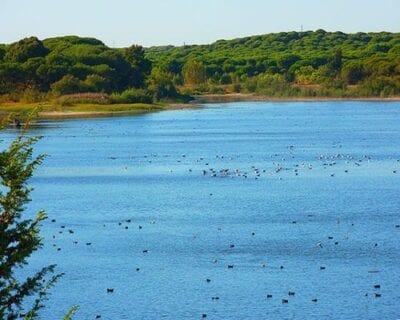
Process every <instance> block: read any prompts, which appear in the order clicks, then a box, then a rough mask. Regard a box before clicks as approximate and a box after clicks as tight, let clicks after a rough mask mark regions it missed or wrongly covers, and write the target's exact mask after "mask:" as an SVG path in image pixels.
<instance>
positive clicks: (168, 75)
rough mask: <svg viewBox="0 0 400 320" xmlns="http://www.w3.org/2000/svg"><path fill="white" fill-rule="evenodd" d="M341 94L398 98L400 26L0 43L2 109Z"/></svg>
mask: <svg viewBox="0 0 400 320" xmlns="http://www.w3.org/2000/svg"><path fill="white" fill-rule="evenodd" d="M342 100H362V101H399V100H400V33H389V32H379V33H362V32H358V33H353V34H345V33H342V32H326V31H324V30H316V31H305V32H281V33H273V34H266V35H257V36H252V37H245V38H239V39H233V40H219V41H216V42H214V43H212V44H210V45H184V46H180V47H174V46H160V47H151V48H143V47H141V46H140V45H132V46H130V47H128V48H110V47H108V46H106V45H105V44H104V43H103V42H102V41H100V40H98V39H95V38H83V37H78V36H63V37H55V38H48V39H44V40H40V39H38V38H36V37H29V38H24V39H22V40H20V41H18V42H15V43H11V44H0V117H1V116H2V115H3V116H4V115H7V114H10V113H13V117H23V116H24V114H26V113H27V112H30V111H31V110H33V109H35V108H37V109H38V115H39V117H41V118H63V117H87V116H89V117H90V116H113V115H121V114H141V113H146V112H154V111H161V110H170V109H176V108H180V109H182V108H193V107H196V106H198V104H201V103H213V102H217V103H218V102H233V101H342Z"/></svg>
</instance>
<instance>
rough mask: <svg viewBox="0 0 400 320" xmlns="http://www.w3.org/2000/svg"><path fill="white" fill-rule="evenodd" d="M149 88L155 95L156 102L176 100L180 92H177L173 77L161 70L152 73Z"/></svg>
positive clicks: (154, 70)
mask: <svg viewBox="0 0 400 320" xmlns="http://www.w3.org/2000/svg"><path fill="white" fill-rule="evenodd" d="M148 87H149V90H150V91H151V92H152V93H153V97H154V99H155V100H161V99H164V98H174V97H177V96H178V92H177V91H176V88H175V85H174V82H173V75H172V74H171V73H169V72H166V71H163V70H161V69H159V68H154V69H153V70H152V71H151V74H150V77H149V80H148Z"/></svg>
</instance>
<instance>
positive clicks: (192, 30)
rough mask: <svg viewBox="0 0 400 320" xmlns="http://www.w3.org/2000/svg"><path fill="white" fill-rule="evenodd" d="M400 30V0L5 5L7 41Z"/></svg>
mask: <svg viewBox="0 0 400 320" xmlns="http://www.w3.org/2000/svg"><path fill="white" fill-rule="evenodd" d="M302 25H303V28H304V30H316V29H319V28H322V29H325V30H327V31H337V30H339V31H343V32H357V31H364V32H367V31H391V32H400V0H140V1H139V0H113V1H111V0H0V43H10V42H13V41H16V40H19V39H21V38H23V37H26V36H31V35H35V36H38V37H39V38H41V39H43V38H46V37H52V36H58V35H70V34H76V35H81V36H91V37H96V38H98V39H100V40H102V41H104V42H105V43H106V44H107V45H109V46H116V47H123V46H129V45H131V44H134V43H136V44H141V45H144V46H151V45H166V44H173V45H182V44H183V43H184V42H185V43H186V44H195V43H196V44H200V43H211V42H213V41H215V40H218V39H232V38H237V37H242V36H248V35H254V34H264V33H270V32H279V31H291V30H300V28H301V26H302Z"/></svg>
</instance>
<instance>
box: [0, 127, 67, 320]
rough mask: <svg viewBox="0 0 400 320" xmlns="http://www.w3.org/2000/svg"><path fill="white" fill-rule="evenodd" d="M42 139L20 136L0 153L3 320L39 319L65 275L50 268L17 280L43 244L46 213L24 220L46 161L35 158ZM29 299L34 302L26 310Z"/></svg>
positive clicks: (0, 316)
mask: <svg viewBox="0 0 400 320" xmlns="http://www.w3.org/2000/svg"><path fill="white" fill-rule="evenodd" d="M39 139H40V138H39V137H33V138H32V137H25V136H24V135H23V134H21V135H20V136H19V137H18V138H16V139H15V140H14V141H13V142H12V143H11V144H10V146H9V147H8V149H6V150H4V151H1V152H0V184H1V187H0V207H1V208H0V210H1V215H0V319H8V320H12V319H19V318H20V317H21V316H23V317H25V319H37V318H38V313H39V310H40V309H41V308H42V307H43V302H44V300H46V296H47V294H48V290H49V289H50V288H51V287H52V286H53V285H54V284H55V282H56V281H57V280H58V279H59V277H61V276H62V275H61V274H54V269H55V265H50V266H46V267H44V268H42V269H41V270H39V271H38V272H37V273H36V274H34V275H33V276H30V277H28V278H26V279H20V277H18V271H20V270H21V268H23V266H24V265H26V264H27V259H28V258H29V257H30V256H31V254H32V253H33V252H34V251H36V250H38V249H39V248H41V247H42V245H43V242H42V238H41V237H40V235H39V232H40V224H41V222H42V221H43V220H45V219H46V214H45V212H44V211H39V212H38V213H37V214H36V216H35V218H33V219H25V218H24V217H23V212H24V210H25V209H26V207H25V206H26V204H27V203H28V202H29V201H30V198H29V195H30V192H31V191H32V188H30V187H29V186H28V185H27V182H28V180H29V178H31V177H32V174H33V172H34V170H35V168H36V167H37V166H38V165H40V164H41V163H42V161H43V159H44V156H43V155H40V156H38V157H36V158H33V157H32V153H33V148H32V145H33V144H35V143H36V142H37V141H38V140H39ZM28 297H34V299H35V300H34V302H33V305H32V306H31V308H30V310H28V311H26V310H24V307H25V306H26V299H27V298H28Z"/></svg>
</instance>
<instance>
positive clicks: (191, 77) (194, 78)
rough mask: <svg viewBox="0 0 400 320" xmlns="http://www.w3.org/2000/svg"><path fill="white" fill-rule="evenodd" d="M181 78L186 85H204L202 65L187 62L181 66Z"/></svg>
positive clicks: (204, 78)
mask: <svg viewBox="0 0 400 320" xmlns="http://www.w3.org/2000/svg"><path fill="white" fill-rule="evenodd" d="M182 71H183V78H184V80H185V84H187V85H200V84H204V83H205V82H206V80H207V76H206V68H205V66H204V64H203V63H202V62H200V61H197V60H194V59H192V60H189V61H188V62H186V64H185V65H184V66H183V70H182Z"/></svg>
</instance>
